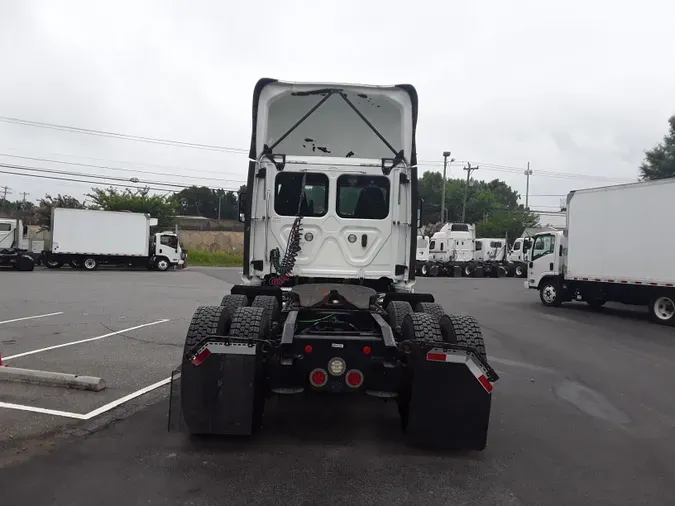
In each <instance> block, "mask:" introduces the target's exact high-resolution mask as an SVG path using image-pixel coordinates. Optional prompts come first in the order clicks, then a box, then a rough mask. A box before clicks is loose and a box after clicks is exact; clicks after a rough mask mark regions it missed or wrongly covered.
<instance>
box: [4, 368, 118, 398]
mask: <svg viewBox="0 0 675 506" xmlns="http://www.w3.org/2000/svg"><path fill="white" fill-rule="evenodd" d="M0 381H15V382H20V383H34V384H36V385H49V386H56V387H62V388H77V389H79V390H91V391H93V392H100V391H101V390H103V389H104V388H105V387H106V384H105V380H103V379H102V378H95V377H93V376H79V375H77V374H66V373H61V372H50V371H37V370H35V369H19V368H18V367H8V366H1V367H0Z"/></svg>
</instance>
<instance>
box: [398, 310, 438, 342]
mask: <svg viewBox="0 0 675 506" xmlns="http://www.w3.org/2000/svg"><path fill="white" fill-rule="evenodd" d="M401 337H402V338H403V340H404V341H412V340H415V341H431V342H434V343H439V342H443V336H442V334H441V328H440V326H439V325H438V321H437V319H436V317H435V316H434V315H431V314H428V313H409V314H407V315H406V316H405V318H404V319H403V323H402V325H401Z"/></svg>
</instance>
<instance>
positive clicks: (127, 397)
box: [0, 376, 171, 420]
mask: <svg viewBox="0 0 675 506" xmlns="http://www.w3.org/2000/svg"><path fill="white" fill-rule="evenodd" d="M170 382H171V377H170V376H169V377H168V378H164V379H163V380H161V381H158V382H157V383H153V384H152V385H149V386H147V387H145V388H141V389H140V390H136V391H135V392H132V393H130V394H129V395H125V396H124V397H120V398H119V399H117V400H115V401H112V402H109V403H108V404H104V405H103V406H101V407H100V408H96V409H94V410H93V411H90V412H89V413H86V414H84V415H82V414H80V413H71V412H69V411H60V410H57V409H46V408H38V407H37V406H26V405H23V404H13V403H11V402H0V408H6V409H15V410H18V411H30V412H32V413H41V414H44V415H54V416H60V417H63V418H74V419H76V420H91V419H92V418H95V417H97V416H99V415H102V414H103V413H105V412H106V411H110V410H111V409H114V408H116V407H118V406H121V405H122V404H124V403H126V402H129V401H130V400H132V399H135V398H136V397H140V396H141V395H144V394H147V393H148V392H152V391H153V390H156V389H157V388H159V387H161V386H164V385H167V384H168V383H170Z"/></svg>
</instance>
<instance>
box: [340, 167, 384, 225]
mask: <svg viewBox="0 0 675 506" xmlns="http://www.w3.org/2000/svg"><path fill="white" fill-rule="evenodd" d="M337 214H338V216H339V217H340V218H357V219H362V220H383V219H385V218H386V217H387V216H388V215H389V179H388V178H386V177H383V176H352V175H347V174H345V175H343V176H340V177H339V178H338V180H337Z"/></svg>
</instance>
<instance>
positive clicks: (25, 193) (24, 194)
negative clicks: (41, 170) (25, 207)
mask: <svg viewBox="0 0 675 506" xmlns="http://www.w3.org/2000/svg"><path fill="white" fill-rule="evenodd" d="M21 195H23V200H22V202H23V203H24V204H25V203H26V195H30V193H29V192H21Z"/></svg>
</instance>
